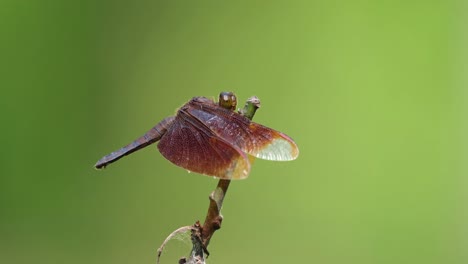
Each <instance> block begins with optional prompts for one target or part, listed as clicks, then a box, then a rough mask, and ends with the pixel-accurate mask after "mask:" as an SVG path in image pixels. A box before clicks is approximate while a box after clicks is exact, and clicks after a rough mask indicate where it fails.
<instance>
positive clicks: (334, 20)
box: [0, 0, 468, 264]
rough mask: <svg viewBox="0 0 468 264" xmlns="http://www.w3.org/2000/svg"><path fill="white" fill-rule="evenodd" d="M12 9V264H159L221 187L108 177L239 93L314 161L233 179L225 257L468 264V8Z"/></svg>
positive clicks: (4, 43)
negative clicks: (170, 125)
mask: <svg viewBox="0 0 468 264" xmlns="http://www.w3.org/2000/svg"><path fill="white" fill-rule="evenodd" d="M0 5H1V6H0V22H1V23H0V30H1V31H0V33H1V43H0V55H1V57H0V60H1V62H0V65H1V66H0V67H1V69H0V70H1V80H0V85H1V88H2V96H1V99H0V102H1V109H0V110H1V121H2V136H1V137H0V140H1V145H2V151H1V160H0V262H1V263H114V264H116V263H155V259H156V249H157V248H158V247H159V245H160V244H161V243H162V241H163V240H164V238H165V237H166V236H167V235H168V234H169V233H170V232H171V231H172V230H174V229H176V228H178V227H180V226H184V225H190V224H192V223H194V221H195V220H197V219H201V220H203V219H204V216H205V213H206V210H207V206H208V199H207V196H208V195H209V193H210V192H211V190H212V189H214V187H215V185H216V181H215V180H213V179H212V178H209V177H204V176H199V175H196V174H188V173H187V172H186V171H185V170H183V169H180V168H177V167H175V166H173V165H172V164H171V163H170V162H168V161H166V160H165V159H164V158H163V157H162V156H161V155H160V154H159V153H158V151H157V149H156V148H155V147H150V148H147V149H144V150H141V151H139V152H137V153H135V154H133V155H131V156H129V157H126V158H124V159H122V160H121V161H119V162H118V163H116V164H113V165H112V166H110V167H108V168H107V169H106V170H104V171H96V170H94V169H93V165H94V163H95V162H96V161H97V160H98V159H99V158H101V156H103V155H105V154H107V153H109V152H111V151H113V150H116V149H117V148H119V147H121V146H123V145H125V144H127V143H129V142H130V141H132V140H133V139H135V138H136V137H138V136H140V135H142V134H143V133H144V132H146V130H147V129H149V128H150V127H152V126H153V125H154V124H156V123H157V122H159V121H160V120H161V119H163V118H164V117H166V116H169V115H172V114H173V113H174V111H175V109H176V108H177V107H179V106H181V105H182V104H183V103H184V102H186V101H187V100H189V99H190V98H191V97H193V96H212V97H216V96H217V95H218V93H219V92H220V91H222V90H231V91H234V92H236V93H237V95H238V98H239V101H240V102H241V103H243V102H244V101H245V99H246V98H247V97H249V96H251V95H257V96H258V97H259V98H260V99H261V101H262V108H261V109H260V110H259V112H257V115H256V116H255V120H256V121H257V122H259V123H262V124H265V125H267V126H269V127H272V128H275V129H278V130H280V131H283V132H285V133H287V134H288V135H290V136H291V137H293V138H294V139H295V140H296V142H297V144H298V146H299V147H300V150H301V153H300V156H299V159H298V160H296V161H293V162H284V163H281V162H276V163H275V162H268V161H262V160H257V161H256V162H255V164H254V166H253V169H252V172H251V174H250V177H249V178H248V179H247V180H244V181H236V182H234V183H233V184H232V185H231V187H230V190H229V192H228V196H227V198H226V200H225V204H224V208H223V215H224V217H225V221H224V223H223V228H222V229H221V230H220V231H218V232H217V233H216V234H215V236H214V238H213V240H212V241H211V244H210V248H209V249H210V251H211V253H212V255H211V256H210V258H209V259H208V261H209V263H299V262H300V263H360V264H362V263H468V253H467V252H468V251H467V250H466V249H467V246H468V224H467V221H468V214H467V212H468V210H467V199H468V196H467V194H466V190H467V187H468V181H467V179H466V176H467V175H468V173H467V172H468V162H467V161H468V151H467V149H468V141H467V137H466V134H467V132H468V122H467V113H468V107H467V103H468V99H467V97H468V92H467V85H468V65H467V61H468V53H467V48H466V47H467V45H468V33H467V32H468V31H467V29H466V25H468V19H467V17H468V12H467V6H468V5H467V4H466V3H464V1H461V0H460V1H442V0H440V1H324V0H317V1H308V2H294V3H293V2H286V1H285V2H283V3H281V2H264V3H262V2H260V1H245V2H235V3H230V4H229V3H222V2H220V1H212V2H203V3H202V2H199V1H186V2H185V1H167V2H162V1H128V2H126V1H2V2H1V4H0ZM167 250H168V251H167V252H166V253H165V255H163V259H162V261H163V262H162V263H176V261H177V259H178V257H180V256H184V255H187V254H188V253H189V251H190V243H189V242H188V241H185V242H177V241H174V242H170V243H169V245H168V247H167Z"/></svg>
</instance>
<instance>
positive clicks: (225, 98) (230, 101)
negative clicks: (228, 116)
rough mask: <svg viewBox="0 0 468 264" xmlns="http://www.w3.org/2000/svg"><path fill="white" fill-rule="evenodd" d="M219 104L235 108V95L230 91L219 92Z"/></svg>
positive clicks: (227, 107)
mask: <svg viewBox="0 0 468 264" xmlns="http://www.w3.org/2000/svg"><path fill="white" fill-rule="evenodd" d="M219 106H221V107H223V108H226V109H229V110H236V106H237V98H236V95H235V94H234V93H232V92H221V93H220V94H219Z"/></svg>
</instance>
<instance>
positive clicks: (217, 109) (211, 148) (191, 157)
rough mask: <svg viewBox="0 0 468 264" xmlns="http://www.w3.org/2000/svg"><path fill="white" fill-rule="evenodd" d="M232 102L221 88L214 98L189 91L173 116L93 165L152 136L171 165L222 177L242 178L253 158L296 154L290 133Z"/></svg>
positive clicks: (231, 96)
mask: <svg viewBox="0 0 468 264" xmlns="http://www.w3.org/2000/svg"><path fill="white" fill-rule="evenodd" d="M252 98H253V99H252V100H250V105H249V107H251V108H255V109H256V108H258V107H260V101H259V100H258V98H256V97H252ZM248 104H249V101H248ZM236 105H237V98H236V96H235V94H234V93H232V92H221V93H220V95H219V101H218V102H215V101H214V100H212V99H209V98H206V97H193V98H192V99H191V100H190V101H189V102H187V103H186V104H184V105H183V106H182V107H180V108H179V109H178V110H177V112H176V115H175V116H171V117H167V118H165V119H163V120H162V121H161V122H159V123H158V124H157V125H155V126H154V127H153V128H151V129H150V130H149V131H148V132H146V133H145V134H144V135H143V136H141V137H139V138H138V139H136V140H135V141H133V142H132V143H130V144H128V145H127V146H125V147H122V148H121V149H119V150H117V151H114V152H112V153H110V154H108V155H106V156H104V157H103V158H101V159H100V160H99V161H98V162H97V163H96V165H95V168H96V169H102V168H105V167H106V166H108V165H109V164H111V163H113V162H115V161H117V160H119V159H120V158H122V157H124V156H126V155H129V154H131V153H133V152H135V151H137V150H140V149H142V148H144V147H147V146H149V145H151V144H153V143H156V142H158V141H159V143H158V144H157V147H158V149H159V152H160V153H161V154H162V155H163V156H164V157H165V158H166V159H167V160H169V161H170V162H172V163H173V164H175V165H176V166H179V167H182V168H184V169H186V170H188V171H190V172H196V173H199V174H203V175H207V176H214V177H216V178H219V179H226V180H236V179H245V178H247V177H248V175H249V173H250V169H251V162H252V161H253V160H254V158H260V159H265V160H272V161H289V160H294V159H296V158H297V157H298V156H299V148H298V147H297V145H296V143H295V142H294V140H293V139H292V138H290V137H289V136H287V135H286V134H284V133H281V132H279V131H276V130H274V129H271V128H268V127H266V126H263V125H261V124H258V123H255V122H252V121H251V118H252V115H253V114H252V111H246V109H247V106H248V105H246V107H245V108H244V110H239V111H237V112H236V111H235V109H236ZM254 112H255V111H253V113H254ZM249 115H250V116H249Z"/></svg>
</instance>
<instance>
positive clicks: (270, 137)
mask: <svg viewBox="0 0 468 264" xmlns="http://www.w3.org/2000/svg"><path fill="white" fill-rule="evenodd" d="M190 103H191V104H192V105H193V107H190V108H187V111H189V112H190V114H191V115H193V116H195V117H196V118H198V119H199V120H200V121H202V122H203V123H204V124H205V125H206V126H207V127H208V128H209V129H210V130H211V131H213V132H214V133H215V134H217V135H219V137H221V138H223V139H225V140H226V141H228V142H231V143H232V144H234V145H236V146H238V147H239V148H240V149H241V150H242V151H244V152H246V153H248V154H250V155H252V156H255V157H257V158H261V159H266V160H276V161H286V160H293V159H296V158H297V156H298V155H299V149H298V147H297V145H296V143H295V142H294V141H293V140H292V139H291V138H290V137H289V136H287V135H285V134H283V133H281V132H279V131H276V130H274V129H271V128H268V127H265V126H262V125H260V124H257V123H254V122H251V121H250V120H249V119H248V118H246V117H244V116H242V115H240V114H238V113H235V112H232V111H229V110H226V109H224V108H222V107H219V106H217V105H215V104H204V103H203V104H202V103H200V102H198V101H196V100H195V101H194V100H192V101H191V102H190Z"/></svg>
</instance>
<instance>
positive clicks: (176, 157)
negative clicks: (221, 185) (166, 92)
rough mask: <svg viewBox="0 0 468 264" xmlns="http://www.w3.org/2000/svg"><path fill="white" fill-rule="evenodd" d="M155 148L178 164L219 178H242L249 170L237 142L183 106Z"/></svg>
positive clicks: (248, 164)
mask: <svg viewBox="0 0 468 264" xmlns="http://www.w3.org/2000/svg"><path fill="white" fill-rule="evenodd" d="M158 149H159V151H160V152H161V154H162V155H163V156H164V157H165V158H166V159H168V160H169V161H171V162H172V163H174V164H175V165H177V166H180V167H182V168H185V169H187V170H189V171H193V172H196V173H200V174H204V175H209V176H215V177H218V178H221V179H229V180H230V179H244V178H246V177H247V176H248V174H249V172H250V163H249V160H248V158H247V155H246V154H245V153H244V152H242V151H241V149H239V148H238V147H237V146H235V145H232V144H231V143H229V142H228V141H226V140H225V139H223V138H221V137H219V136H218V135H216V134H214V133H213V132H212V131H210V130H209V129H208V128H207V127H206V126H205V125H204V124H203V123H202V122H200V121H199V120H198V119H196V118H194V117H193V116H191V115H190V114H187V113H186V112H185V111H183V110H179V113H178V115H177V117H176V119H175V121H174V123H173V125H172V126H171V128H170V129H169V130H168V131H167V132H166V134H165V135H164V136H163V137H162V138H161V140H160V142H159V144H158Z"/></svg>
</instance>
